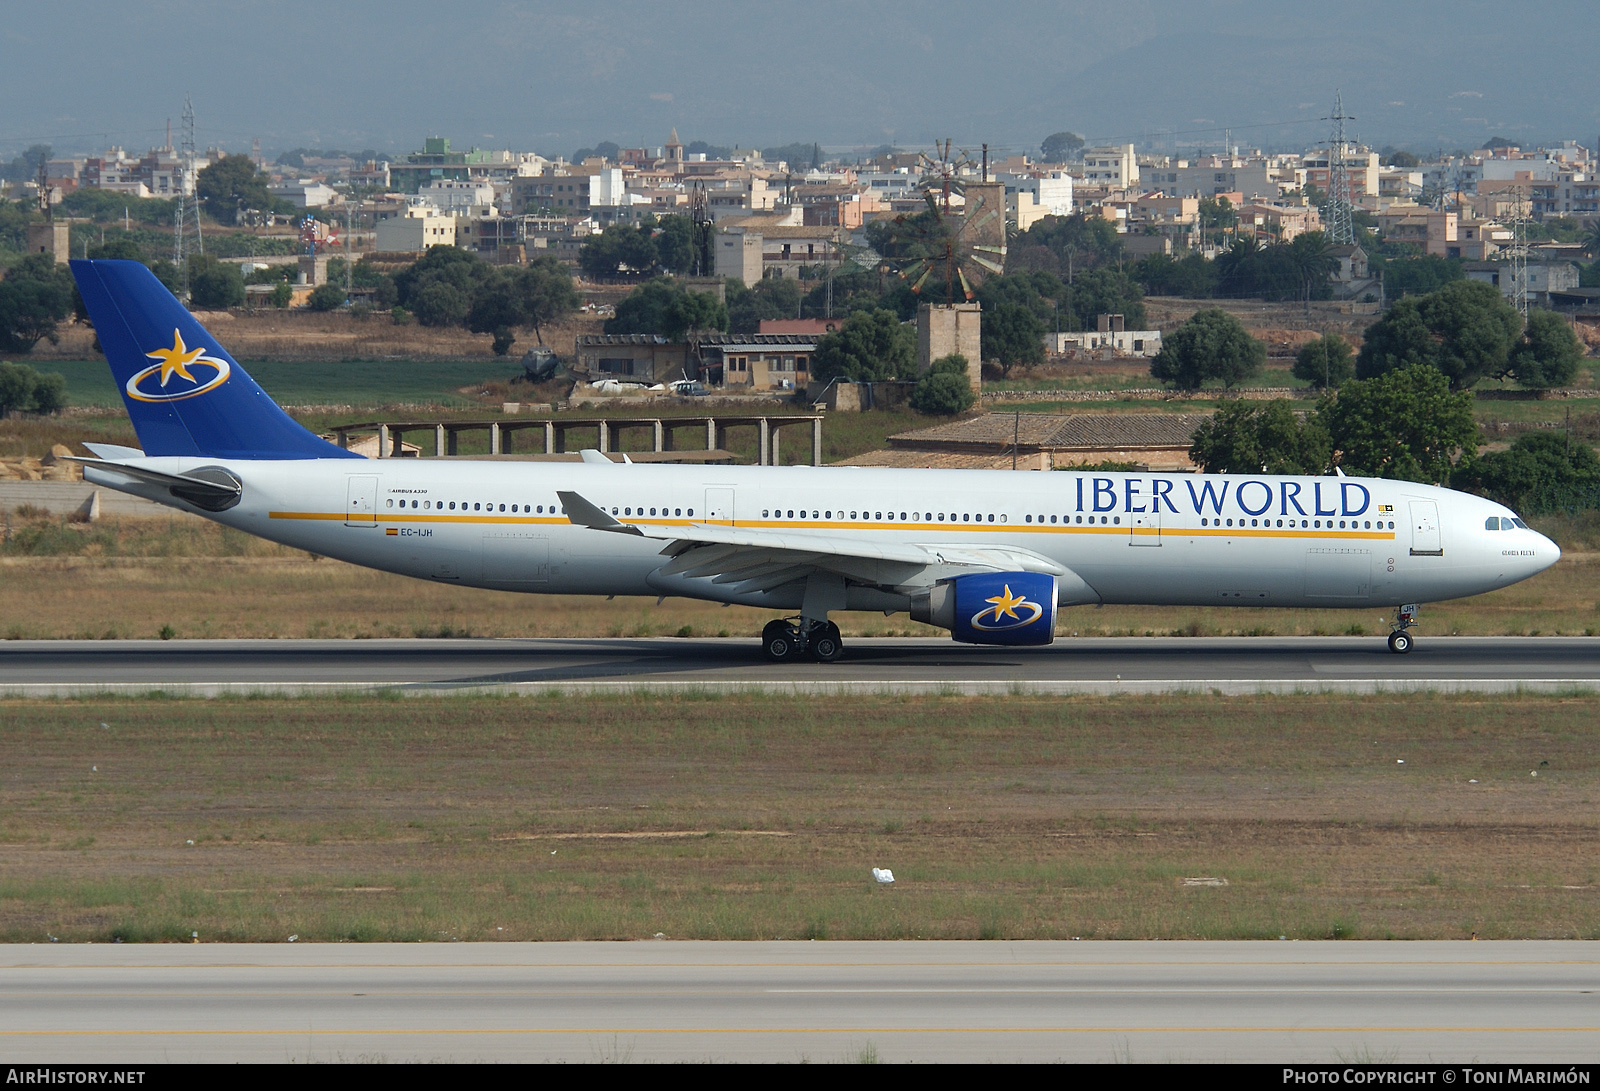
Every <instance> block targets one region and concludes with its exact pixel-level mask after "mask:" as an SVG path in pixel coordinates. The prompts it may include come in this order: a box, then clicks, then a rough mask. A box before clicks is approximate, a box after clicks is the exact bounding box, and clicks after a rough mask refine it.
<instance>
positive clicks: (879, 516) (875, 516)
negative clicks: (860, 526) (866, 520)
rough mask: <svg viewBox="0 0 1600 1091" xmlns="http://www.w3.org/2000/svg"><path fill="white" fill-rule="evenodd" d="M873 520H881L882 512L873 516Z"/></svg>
mask: <svg viewBox="0 0 1600 1091" xmlns="http://www.w3.org/2000/svg"><path fill="white" fill-rule="evenodd" d="M873 518H874V519H882V518H883V512H881V511H880V512H878V513H877V514H876V515H874V516H873Z"/></svg>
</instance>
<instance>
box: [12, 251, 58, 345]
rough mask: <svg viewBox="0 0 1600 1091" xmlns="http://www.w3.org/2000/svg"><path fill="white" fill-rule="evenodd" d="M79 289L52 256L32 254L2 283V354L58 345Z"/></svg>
mask: <svg viewBox="0 0 1600 1091" xmlns="http://www.w3.org/2000/svg"><path fill="white" fill-rule="evenodd" d="M75 291H76V288H75V287H74V285H73V281H72V274H71V273H69V272H68V271H67V267H66V266H65V265H57V264H56V263H55V258H54V256H53V255H50V254H30V255H28V256H27V257H25V258H23V259H22V260H21V261H19V262H17V263H16V264H15V265H13V266H12V267H11V268H10V270H8V271H7V273H6V278H5V280H0V352H15V353H25V352H32V351H33V347H34V346H35V345H37V344H38V343H39V342H40V341H46V340H47V341H49V342H50V343H51V344H52V345H53V344H55V343H56V340H57V334H56V328H57V327H58V326H59V325H60V324H61V321H62V319H64V318H66V317H67V316H68V315H70V314H71V313H72V309H73V308H72V301H73V298H74V292H75Z"/></svg>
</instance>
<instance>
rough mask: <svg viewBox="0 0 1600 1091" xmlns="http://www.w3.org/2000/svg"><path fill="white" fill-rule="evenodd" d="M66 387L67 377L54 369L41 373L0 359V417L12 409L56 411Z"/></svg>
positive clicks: (41, 411) (61, 404)
mask: <svg viewBox="0 0 1600 1091" xmlns="http://www.w3.org/2000/svg"><path fill="white" fill-rule="evenodd" d="M66 390H67V380H66V379H65V378H64V377H63V376H61V375H58V374H56V373H55V372H48V373H46V374H43V375H41V374H39V373H38V372H37V371H35V370H34V369H33V368H32V367H30V366H29V365H27V364H13V363H7V362H5V361H0V418H3V417H4V416H5V415H6V414H7V413H9V412H10V411H11V410H13V409H20V410H28V409H31V410H33V411H34V412H36V413H55V412H58V411H59V410H60V409H61V407H62V406H64V405H65V404H66V401H67V399H66Z"/></svg>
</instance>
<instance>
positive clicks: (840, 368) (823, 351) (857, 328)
mask: <svg viewBox="0 0 1600 1091" xmlns="http://www.w3.org/2000/svg"><path fill="white" fill-rule="evenodd" d="M916 355H917V335H916V331H915V330H914V329H912V328H911V327H910V326H907V325H905V324H903V323H902V322H901V321H900V319H899V317H898V316H896V315H895V314H894V312H893V311H885V310H881V309H880V310H875V311H856V312H855V313H854V314H852V315H850V316H849V317H848V318H846V319H845V320H844V322H843V323H842V324H841V325H840V326H839V329H838V330H836V331H835V332H833V333H829V334H824V335H823V336H822V338H821V339H820V340H819V341H818V342H817V350H816V352H815V353H813V354H812V357H811V377H812V378H813V379H817V380H820V381H822V382H828V381H829V380H832V379H843V380H846V381H849V382H879V381H882V380H885V379H900V378H906V377H909V376H910V375H912V373H913V371H914V369H915V367H916Z"/></svg>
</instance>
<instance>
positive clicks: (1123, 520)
mask: <svg viewBox="0 0 1600 1091" xmlns="http://www.w3.org/2000/svg"><path fill="white" fill-rule="evenodd" d="M72 271H73V275H74V276H75V277H76V279H77V282H78V287H79V290H80V291H81V293H82V295H83V299H84V303H85V305H86V306H87V308H88V312H89V316H90V319H91V320H92V321H93V323H94V326H95V330H96V333H97V335H98V338H99V341H100V344H101V347H102V348H103V350H104V352H105V355H106V359H107V362H108V363H109V364H110V366H111V370H112V372H113V374H114V375H115V377H116V381H117V384H118V386H119V387H120V389H121V391H122V396H123V400H124V402H125V404H126V405H127V408H128V415H129V417H130V418H131V419H132V422H133V427H134V430H135V432H136V433H137V435H138V438H139V442H140V444H141V446H140V447H139V448H130V447H121V446H116V445H111V444H103V443H96V444H88V445H87V446H88V447H89V448H90V449H91V450H92V451H93V453H94V454H95V455H96V456H97V457H96V458H92V459H84V460H82V461H83V463H84V478H85V480H87V481H90V482H92V483H95V484H98V485H103V486H105V487H107V488H112V489H118V490H121V491H123V492H127V493H132V494H134V495H137V496H142V497H145V498H147V499H150V500H154V501H156V502H158V503H162V504H166V505H169V506H171V507H174V508H178V509H180V510H183V511H188V512H192V513H195V514H197V515H201V516H204V517H206V518H208V519H212V520H215V521H216V522H219V523H222V524H224V525H226V526H230V527H233V528H236V529H238V530H242V531H245V532H247V533H250V534H253V535H257V536H259V537H262V538H266V539H270V540H272V541H275V542H281V543H283V544H285V545H289V546H293V547H296V548H299V549H305V550H309V551H312V552H315V553H319V554H323V555H326V556H330V557H337V558H340V559H342V560H345V561H349V562H351V563H353V564H358V565H364V566H367V567H369V568H376V569H382V570H384V571H389V572H397V573H401V574H403V575H407V576H413V577H416V578H418V579H423V580H432V581H439V582H448V583H458V584H462V585H464V586H473V587H488V588H497V589H500V590H505V591H522V592H529V593H533V594H562V595H571V594H582V595H657V596H664V595H674V596H684V597H689V598H696V599H706V600H711V601H714V602H723V603H737V604H740V605H745V606H753V607H758V608H762V609H770V610H773V611H775V612H778V613H780V614H782V615H783V616H781V617H779V618H775V619H774V620H773V621H772V622H771V623H769V624H768V625H767V627H766V629H765V631H764V633H763V636H762V647H763V650H764V651H765V653H766V655H767V657H768V658H769V659H772V660H774V661H788V660H796V659H801V658H810V659H816V660H821V661H824V662H828V661H833V660H836V659H838V658H839V657H840V656H841V655H842V654H843V651H844V646H843V642H842V640H841V639H840V635H839V629H838V626H837V624H836V623H834V622H833V621H832V620H831V615H834V614H837V613H840V612H843V611H850V610H871V611H882V612H884V613H885V614H893V613H896V612H900V613H909V614H910V616H911V617H912V618H914V619H916V620H918V621H923V622H927V623H930V624H932V625H936V626H939V627H942V628H944V629H947V630H949V631H950V633H951V635H952V636H953V637H954V638H955V639H956V640H959V641H964V642H967V643H972V644H1003V645H1042V644H1048V643H1050V642H1051V641H1052V640H1053V639H1054V636H1055V629H1056V615H1057V611H1058V609H1060V608H1061V607H1067V606H1076V605H1084V604H1094V603H1104V604H1113V603H1117V604H1123V603H1126V604H1148V605H1170V606H1256V607H1261V606H1277V607H1349V608H1357V607H1360V608H1370V607H1371V606H1372V605H1375V604H1377V605H1388V604H1399V606H1398V607H1397V608H1396V610H1395V622H1394V629H1393V631H1392V632H1391V633H1390V635H1389V647H1390V648H1391V649H1392V650H1393V651H1395V652H1400V653H1404V652H1408V651H1410V650H1411V647H1412V636H1411V633H1410V632H1409V630H1410V628H1411V627H1412V626H1413V625H1414V624H1415V622H1416V618H1417V604H1418V603H1423V602H1429V601H1439V600H1444V599H1455V598H1462V597H1464V596H1468V595H1476V594H1481V593H1483V592H1486V591H1492V590H1494V589H1496V588H1499V587H1505V586H1507V585H1508V584H1513V583H1516V582H1517V581H1519V580H1524V579H1527V578H1528V577H1530V576H1533V575H1534V574H1536V573H1538V572H1541V571H1543V570H1544V569H1546V568H1548V567H1550V566H1551V565H1552V564H1554V563H1555V562H1556V560H1557V559H1558V558H1559V557H1560V554H1561V551H1560V549H1559V548H1558V547H1557V546H1556V544H1555V543H1554V542H1552V541H1551V540H1550V539H1549V538H1546V537H1545V536H1544V535H1542V534H1540V533H1538V532H1537V531H1534V530H1532V529H1530V528H1529V527H1528V526H1527V524H1526V523H1524V522H1523V521H1522V519H1521V518H1519V517H1518V515H1517V514H1516V513H1515V512H1513V511H1510V510H1508V509H1507V508H1505V507H1503V506H1501V505H1499V504H1496V503H1494V502H1492V501H1490V500H1486V499H1484V498H1482V497H1478V496H1472V495H1469V494H1466V493H1461V492H1454V491H1451V490H1449V489H1443V488H1436V487H1432V486H1428V485H1420V484H1415V483H1412V482H1409V481H1390V480H1380V479H1371V478H1355V477H1343V476H1332V477H1275V476H1267V475H1233V474H1229V475H1202V474H1172V473H1110V472H1101V471H1095V470H1084V471H1082V472H1070V471H1069V472H1053V473H1013V472H1010V471H974V470H943V471H941V470H891V469H859V468H838V467H801V466H796V467H756V466H694V465H686V466H672V465H631V464H621V465H619V464H616V463H614V462H612V461H611V459H609V458H607V457H606V456H605V455H603V454H601V453H599V452H597V451H587V452H584V453H583V458H582V461H581V462H578V463H564V462H519V461H504V460H473V459H470V458H460V459H382V460H378V461H371V460H368V459H365V458H363V457H361V456H359V455H355V454H353V453H352V452H350V451H347V450H343V449H341V448H340V447H337V446H335V445H334V444H332V443H329V442H327V441H326V440H323V439H321V438H320V437H318V436H316V435H313V434H312V433H311V432H309V431H307V430H306V429H305V428H303V427H301V426H300V425H299V424H298V423H296V422H295V421H294V420H293V419H292V418H290V417H289V416H288V414H286V413H285V412H284V411H283V410H282V409H281V408H280V407H279V406H278V405H277V404H276V403H274V402H273V401H272V399H271V398H269V397H268V396H267V394H266V392H265V391H263V390H262V389H261V388H260V387H259V386H257V385H256V383H255V382H254V381H253V380H252V379H251V378H250V376H249V375H247V374H246V373H245V371H244V369H243V368H242V367H240V366H239V364H238V363H237V362H236V361H235V360H234V359H233V358H232V357H230V356H229V355H228V353H227V352H226V351H225V350H224V349H223V347H222V346H221V344H220V343H218V342H217V340H216V339H215V338H213V337H212V336H211V335H210V333H208V332H207V331H206V330H205V329H204V328H202V327H201V326H200V324H199V323H198V322H197V321H196V320H195V318H194V316H193V315H191V314H190V313H189V312H188V311H187V310H186V309H185V308H184V307H183V306H182V305H181V304H180V303H179V302H178V301H177V300H176V299H175V298H174V297H173V295H172V293H171V292H169V291H168V290H167V289H166V288H165V287H163V286H162V285H161V283H160V282H159V281H157V280H156V278H155V277H154V275H153V274H152V273H151V272H150V271H149V270H148V269H147V268H146V267H145V266H143V265H141V264H139V263H138V262H128V261H74V262H72Z"/></svg>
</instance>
